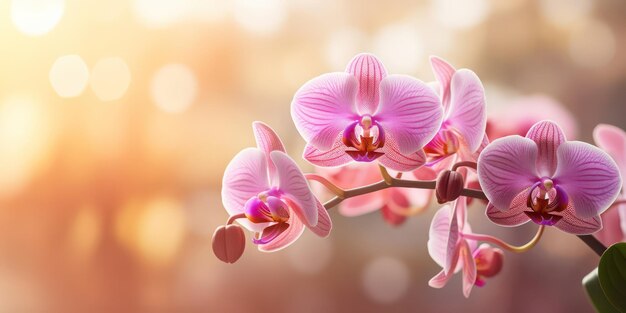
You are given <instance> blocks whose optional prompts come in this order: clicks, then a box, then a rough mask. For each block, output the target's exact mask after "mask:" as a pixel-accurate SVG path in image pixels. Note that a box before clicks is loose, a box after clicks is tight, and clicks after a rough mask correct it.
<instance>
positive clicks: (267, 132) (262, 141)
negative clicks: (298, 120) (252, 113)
mask: <svg viewBox="0 0 626 313" xmlns="http://www.w3.org/2000/svg"><path fill="white" fill-rule="evenodd" d="M252 131H253V132H254V139H255V140H256V146H257V148H259V149H261V151H263V152H264V153H265V158H266V160H267V166H268V169H269V173H270V177H273V176H274V172H275V171H276V167H275V166H274V163H272V162H271V160H270V152H272V151H282V152H285V146H283V143H282V141H281V140H280V138H279V137H278V135H277V134H276V132H275V131H274V130H273V129H272V128H271V127H269V126H268V125H267V124H265V123H263V122H259V121H256V122H253V123H252Z"/></svg>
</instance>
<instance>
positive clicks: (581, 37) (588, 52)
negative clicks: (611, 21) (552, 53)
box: [569, 21, 616, 68]
mask: <svg viewBox="0 0 626 313" xmlns="http://www.w3.org/2000/svg"><path fill="white" fill-rule="evenodd" d="M615 46H616V39H615V34H614V33H613V31H612V30H611V28H609V26H608V25H606V24H605V23H603V22H600V21H588V22H587V23H585V24H584V25H581V26H580V27H578V28H576V29H575V30H574V31H573V32H572V35H571V37H570V45H569V54H570V57H571V58H572V60H573V61H574V63H576V64H578V65H579V66H581V67H586V68H598V67H602V66H605V65H607V64H609V63H610V62H611V61H612V60H613V58H614V57H615Z"/></svg>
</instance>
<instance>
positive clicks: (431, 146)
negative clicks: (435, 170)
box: [424, 125, 460, 166]
mask: <svg viewBox="0 0 626 313" xmlns="http://www.w3.org/2000/svg"><path fill="white" fill-rule="evenodd" d="M459 136H460V135H459V134H458V132H456V131H455V130H454V129H452V128H449V127H448V126H447V125H443V126H442V127H441V130H439V132H438V133H437V134H436V135H435V137H434V138H433V139H431V140H430V142H429V143H428V144H426V146H424V152H425V153H426V155H427V156H428V157H429V160H430V161H429V162H428V163H427V165H428V166H432V165H434V164H436V163H437V162H439V161H441V160H443V159H445V158H446V157H448V156H451V155H453V154H455V153H456V152H457V151H458V150H459V148H460V140H459Z"/></svg>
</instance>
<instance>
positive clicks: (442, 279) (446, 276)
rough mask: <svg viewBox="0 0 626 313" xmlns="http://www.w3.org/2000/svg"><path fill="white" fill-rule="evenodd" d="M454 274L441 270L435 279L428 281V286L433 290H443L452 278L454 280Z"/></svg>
mask: <svg viewBox="0 0 626 313" xmlns="http://www.w3.org/2000/svg"><path fill="white" fill-rule="evenodd" d="M453 274H454V273H452V272H446V271H445V270H441V272H439V273H438V274H437V275H435V277H433V278H431V279H430V280H429V281H428V286H430V287H433V288H443V287H445V286H446V284H447V283H448V281H449V280H450V278H452V275H453Z"/></svg>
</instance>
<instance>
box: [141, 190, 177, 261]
mask: <svg viewBox="0 0 626 313" xmlns="http://www.w3.org/2000/svg"><path fill="white" fill-rule="evenodd" d="M136 226H137V229H136V235H137V239H136V240H137V242H136V243H137V248H139V252H140V253H141V254H142V256H144V258H145V259H146V261H147V262H148V263H151V264H154V265H165V264H167V263H169V262H170V261H171V260H172V258H173V257H174V256H175V255H176V253H177V252H178V248H179V247H180V244H181V243H182V241H183V238H184V235H185V217H184V215H183V209H182V206H181V205H180V204H179V203H178V202H176V201H175V200H174V199H171V198H157V199H153V200H152V201H150V202H148V203H147V204H146V206H145V207H144V209H143V210H142V212H141V215H140V216H139V220H138V224H137V225H136Z"/></svg>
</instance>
